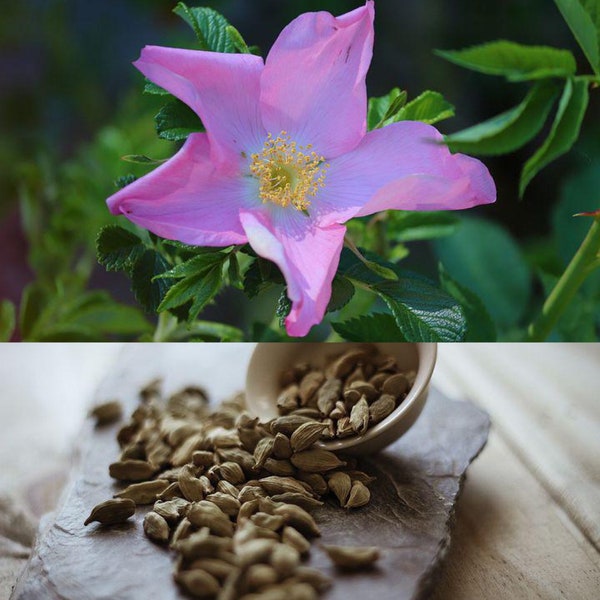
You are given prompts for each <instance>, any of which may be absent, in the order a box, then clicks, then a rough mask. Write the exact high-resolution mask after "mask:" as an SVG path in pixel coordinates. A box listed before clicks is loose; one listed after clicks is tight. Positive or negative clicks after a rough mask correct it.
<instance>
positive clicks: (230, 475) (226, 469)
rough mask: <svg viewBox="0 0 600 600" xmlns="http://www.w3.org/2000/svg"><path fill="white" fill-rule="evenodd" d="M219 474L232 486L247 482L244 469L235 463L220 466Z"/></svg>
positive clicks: (225, 463)
mask: <svg viewBox="0 0 600 600" xmlns="http://www.w3.org/2000/svg"><path fill="white" fill-rule="evenodd" d="M218 473H219V475H220V477H221V479H224V480H225V481H228V482H229V483H231V484H232V485H237V484H238V483H243V482H244V481H246V476H245V475H244V471H242V467H240V465H238V464H237V463H234V462H224V463H223V464H221V465H219V467H218Z"/></svg>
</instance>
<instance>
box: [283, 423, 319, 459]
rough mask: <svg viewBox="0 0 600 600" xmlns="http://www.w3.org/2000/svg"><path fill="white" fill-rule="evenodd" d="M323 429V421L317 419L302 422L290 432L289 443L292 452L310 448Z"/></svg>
mask: <svg viewBox="0 0 600 600" xmlns="http://www.w3.org/2000/svg"><path fill="white" fill-rule="evenodd" d="M324 429H325V426H324V425H323V423H319V422H318V421H311V422H308V423H303V424H302V425H300V427H298V429H296V431H294V433H292V436H291V437H290V444H291V446H292V450H293V451H294V452H301V451H302V450H306V449H307V448H310V447H311V446H312V445H313V444H314V443H315V442H316V441H318V440H319V439H320V437H321V435H322V433H323V431H324Z"/></svg>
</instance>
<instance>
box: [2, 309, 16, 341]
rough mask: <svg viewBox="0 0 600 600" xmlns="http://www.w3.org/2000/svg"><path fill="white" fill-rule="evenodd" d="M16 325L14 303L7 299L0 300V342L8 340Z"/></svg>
mask: <svg viewBox="0 0 600 600" xmlns="http://www.w3.org/2000/svg"><path fill="white" fill-rule="evenodd" d="M15 325H16V311H15V305H14V304H13V303H12V302H9V301H8V300H2V302H0V342H8V341H9V340H10V338H11V337H12V334H13V332H14V330H15Z"/></svg>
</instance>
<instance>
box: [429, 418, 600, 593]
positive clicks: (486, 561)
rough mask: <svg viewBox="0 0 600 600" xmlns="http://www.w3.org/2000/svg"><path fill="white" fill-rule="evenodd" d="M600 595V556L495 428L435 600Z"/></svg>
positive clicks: (477, 466) (476, 467)
mask: <svg viewBox="0 0 600 600" xmlns="http://www.w3.org/2000/svg"><path fill="white" fill-rule="evenodd" d="M599 589H600V555H599V554H598V553H597V552H596V550H595V549H594V548H593V546H592V545H591V544H590V543H589V542H588V541H587V540H586V539H585V538H584V537H583V536H582V535H581V533H580V532H579V530H578V529H576V528H574V527H573V526H572V525H571V523H570V520H569V519H568V518H565V515H564V514H563V513H562V511H561V509H560V507H558V506H557V505H556V503H555V502H554V500H553V499H552V498H551V497H550V495H549V494H548V493H547V492H546V490H544V488H543V487H542V486H541V485H540V483H539V482H538V481H537V480H536V479H535V477H533V476H532V475H531V473H530V472H529V471H528V469H527V468H526V467H525V466H524V465H523V464H521V462H520V461H519V459H518V457H517V456H516V455H515V454H514V453H513V452H512V451H511V450H510V448H509V447H508V446H507V445H506V444H505V442H504V441H503V440H502V438H501V437H500V436H499V435H498V432H496V431H494V430H493V429H492V432H491V434H490V439H489V442H488V445H487V447H486V449H485V450H484V452H483V453H482V454H481V456H480V457H479V459H478V460H477V461H475V463H473V465H471V467H470V469H469V473H468V476H467V481H466V482H465V486H464V490H463V493H462V496H461V498H460V500H459V504H458V510H457V523H456V530H455V534H454V536H453V540H452V545H451V547H450V551H449V553H448V556H447V559H446V562H445V563H444V564H443V566H442V569H441V572H440V579H439V581H438V584H437V586H436V588H435V593H434V594H433V596H432V600H470V599H477V600H497V599H498V598H510V599H511V600H530V599H534V598H543V599H544V600H550V599H559V598H560V599H568V600H570V599H574V598H576V599H577V600H596V599H597V598H598V590H599Z"/></svg>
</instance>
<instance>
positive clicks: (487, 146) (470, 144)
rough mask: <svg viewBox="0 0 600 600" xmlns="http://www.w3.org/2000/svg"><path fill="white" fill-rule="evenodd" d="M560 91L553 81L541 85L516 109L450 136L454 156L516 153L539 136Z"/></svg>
mask: <svg viewBox="0 0 600 600" xmlns="http://www.w3.org/2000/svg"><path fill="white" fill-rule="evenodd" d="M558 91H559V87H558V85H557V84H556V83H555V82H553V81H542V82H539V83H537V84H536V85H534V86H533V88H532V89H531V91H530V92H529V93H528V94H527V96H526V97H525V99H524V100H523V101H522V102H521V103H520V104H518V105H517V106H515V107H514V108H511V109H510V110H507V111H506V112H503V113H501V114H499V115H496V116H495V117H492V118H491V119H488V120H487V121H484V122H483V123H479V124H478V125H474V126H473V127H468V128H467V129H463V130H462V131H458V132H457V133H453V134H451V135H447V136H445V137H444V140H445V142H446V144H447V145H448V147H449V148H450V150H451V151H452V152H464V153H467V154H480V155H482V154H483V155H485V154H487V155H495V154H507V153H509V152H513V151H514V150H517V148H520V147H521V146H524V145H525V144H526V143H527V142H528V141H529V140H531V139H532V138H533V137H534V136H535V135H537V133H539V131H540V130H541V128H542V126H543V125H544V122H545V120H546V118H547V116H548V113H549V112H550V109H551V108H552V105H553V104H554V101H555V99H556V97H557V96H558Z"/></svg>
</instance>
